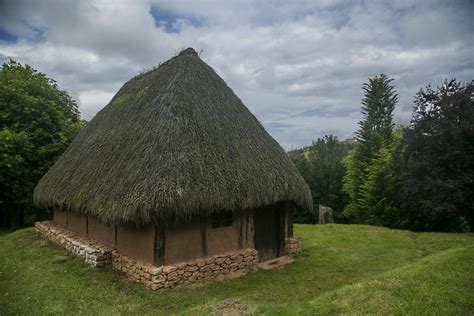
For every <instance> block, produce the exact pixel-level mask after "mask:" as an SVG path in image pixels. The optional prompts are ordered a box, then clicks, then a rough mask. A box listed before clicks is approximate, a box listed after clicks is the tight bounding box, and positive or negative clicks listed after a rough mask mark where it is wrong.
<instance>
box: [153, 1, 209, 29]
mask: <svg viewBox="0 0 474 316" xmlns="http://www.w3.org/2000/svg"><path fill="white" fill-rule="evenodd" d="M150 14H151V15H152V16H153V19H154V20H155V25H156V26H157V27H163V28H164V31H165V32H166V33H179V32H180V31H181V30H180V28H179V25H178V24H177V20H178V19H183V20H186V21H188V22H189V23H190V24H191V25H193V26H198V27H199V26H201V25H202V22H201V21H199V20H198V19H196V18H193V17H189V16H182V15H177V14H175V13H173V12H171V11H166V10H163V9H162V8H160V7H158V6H156V5H152V6H151V8H150Z"/></svg>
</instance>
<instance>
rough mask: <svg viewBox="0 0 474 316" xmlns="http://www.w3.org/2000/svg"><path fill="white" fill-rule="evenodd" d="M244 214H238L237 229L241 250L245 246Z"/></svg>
mask: <svg viewBox="0 0 474 316" xmlns="http://www.w3.org/2000/svg"><path fill="white" fill-rule="evenodd" d="M243 222H244V213H240V212H239V213H237V229H238V234H239V248H240V249H242V248H243V246H244V225H243V224H244V223H243Z"/></svg>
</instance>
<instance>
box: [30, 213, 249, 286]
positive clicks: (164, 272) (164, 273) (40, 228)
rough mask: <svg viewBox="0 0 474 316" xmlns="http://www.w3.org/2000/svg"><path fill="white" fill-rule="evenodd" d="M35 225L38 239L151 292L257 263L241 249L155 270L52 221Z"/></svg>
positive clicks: (237, 273)
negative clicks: (107, 268)
mask: <svg viewBox="0 0 474 316" xmlns="http://www.w3.org/2000/svg"><path fill="white" fill-rule="evenodd" d="M35 226H36V230H37V232H38V233H39V234H40V235H41V236H42V237H44V238H45V239H48V240H49V241H51V242H52V243H54V244H56V245H59V246H61V247H64V248H66V249H67V250H69V251H70V252H72V253H73V254H75V255H78V256H80V257H83V258H84V259H85V261H86V262H87V263H89V264H90V265H92V266H94V267H105V266H107V265H110V264H111V265H112V266H113V267H114V268H115V269H117V270H119V271H122V272H124V273H125V274H126V275H127V276H129V277H130V278H131V279H133V280H135V281H137V282H141V283H143V284H145V285H146V286H147V287H149V288H151V289H153V290H156V289H168V288H172V287H176V286H182V285H190V284H193V283H203V282H208V281H212V280H216V279H217V280H220V279H225V278H229V277H236V276H241V275H245V274H246V273H247V272H248V271H249V270H251V269H253V268H254V267H255V266H256V265H257V264H258V252H257V251H256V250H255V249H241V250H238V251H232V252H227V253H223V254H219V255H214V256H210V257H205V258H200V259H196V260H191V261H186V262H181V263H177V264H172V265H166V266H160V267H157V266H155V265H152V264H149V263H145V262H142V261H138V260H134V259H132V258H129V257H127V256H125V255H123V254H121V253H120V252H119V251H118V250H117V249H115V248H111V247H108V246H105V245H103V244H101V243H100V242H97V241H95V240H93V239H90V238H87V237H82V236H79V235H77V234H75V233H73V232H71V231H70V230H67V229H64V228H62V227H59V226H57V225H56V224H54V223H53V222H52V221H45V222H37V223H35Z"/></svg>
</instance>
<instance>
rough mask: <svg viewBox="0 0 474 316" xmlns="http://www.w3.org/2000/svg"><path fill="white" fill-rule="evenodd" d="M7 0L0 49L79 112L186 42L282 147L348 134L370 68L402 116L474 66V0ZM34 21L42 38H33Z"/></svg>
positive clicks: (402, 119) (401, 119)
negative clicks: (169, 26)
mask: <svg viewBox="0 0 474 316" xmlns="http://www.w3.org/2000/svg"><path fill="white" fill-rule="evenodd" d="M5 3H6V2H3V8H2V9H4V10H0V12H1V13H0V27H1V28H3V29H4V30H6V31H8V32H9V33H11V34H14V35H17V36H18V37H19V39H20V41H19V42H18V43H0V54H1V56H5V57H6V56H11V57H15V58H17V59H19V60H21V61H23V62H28V63H30V64H31V65H32V66H34V67H36V68H38V69H40V70H41V71H43V72H45V73H47V74H48V75H49V76H51V77H53V78H55V79H57V80H58V82H59V83H60V85H61V86H62V87H64V88H65V89H67V90H68V91H69V92H70V93H71V94H72V95H73V96H74V97H76V98H78V100H79V101H80V107H81V111H82V113H83V116H84V117H86V118H90V117H92V116H93V115H94V114H95V112H97V111H98V110H99V109H100V108H101V107H103V106H104V105H105V103H106V102H107V101H108V99H109V98H110V96H111V95H113V94H114V93H115V92H116V91H117V89H118V88H119V87H120V86H121V85H122V84H123V83H124V82H125V81H126V80H127V79H128V78H130V77H132V76H133V75H134V74H136V73H138V71H140V70H141V69H143V68H150V67H151V66H154V65H157V64H158V63H159V62H160V61H164V60H166V59H168V58H169V57H171V56H172V55H173V54H175V53H176V52H177V51H178V50H179V49H181V48H184V47H187V46H193V47H195V48H196V49H198V50H200V49H202V50H203V52H202V55H201V56H202V58H203V59H204V60H205V61H206V62H207V63H209V64H210V65H211V66H212V67H214V69H215V70H216V71H217V72H218V73H219V75H221V76H222V77H223V78H224V80H226V82H227V83H228V84H229V86H230V87H231V88H232V89H233V90H234V92H235V93H236V94H237V95H238V96H239V97H240V98H241V99H242V100H243V101H244V103H245V104H246V105H247V106H248V107H249V108H250V110H251V111H252V112H253V113H255V114H256V116H257V117H258V118H259V120H260V121H262V123H263V124H264V126H265V128H267V130H268V131H269V132H270V133H271V134H272V136H273V137H275V138H276V139H277V140H278V141H279V142H280V144H282V146H284V147H285V148H294V147H296V146H302V145H305V144H309V143H311V141H312V140H313V139H315V138H317V137H321V136H323V135H324V134H325V133H334V134H336V135H338V136H339V137H340V138H347V137H351V136H352V135H353V132H354V131H355V130H356V129H357V122H358V120H359V119H360V100H361V98H362V89H361V85H362V84H363V83H364V82H365V81H367V78H368V77H371V76H374V75H376V74H379V73H382V72H383V73H386V74H387V75H389V76H391V77H393V78H395V81H394V84H395V86H396V88H397V90H398V93H399V95H400V101H399V104H398V106H397V108H396V110H395V121H396V122H397V123H407V122H408V121H409V119H410V115H411V109H412V104H413V103H412V102H413V97H414V94H415V93H416V92H417V91H418V90H419V89H420V88H421V87H423V86H424V85H426V84H428V83H430V82H431V83H433V84H435V85H436V84H440V83H441V82H442V81H443V80H444V79H445V78H451V77H457V78H458V79H460V80H462V81H470V80H472V78H473V74H474V62H473V61H472V57H471V56H472V51H474V41H473V33H472V16H473V10H472V8H473V5H472V4H471V3H470V2H469V1H451V2H444V1H425V2H419V1H393V2H386V1H360V2H356V3H354V2H352V1H317V2H315V1H311V0H308V1H295V2H288V1H280V0H275V1H251V0H244V1H235V2H234V1H216V2H214V1H205V2H202V1H145V0H143V1H133V2H132V1H130V2H127V1H125V0H123V1H119V2H118V3H112V2H103V1H93V0H91V1H61V2H57V1H16V2H11V3H9V5H7V6H6V5H5ZM152 5H153V6H155V7H156V8H157V9H158V10H160V9H164V10H166V11H168V12H171V13H172V15H173V16H176V17H179V21H178V20H176V21H174V22H173V23H179V27H176V28H175V29H176V30H179V32H177V33H167V32H166V30H165V28H164V27H163V26H160V24H159V23H158V24H156V23H155V22H156V21H154V20H153V17H152V15H151V14H150V9H151V6H152ZM187 18H188V19H197V20H198V21H199V22H200V23H191V22H189V23H188V22H186V19H187ZM24 21H26V22H28V23H27V24H25V23H24ZM176 25H177V24H176ZM29 26H31V27H29ZM38 30H40V31H41V34H42V35H41V36H42V38H43V39H42V40H40V41H36V42H35V41H34V40H32V39H34V36H35V34H36V33H35V32H38ZM36 35H37V34H36ZM3 58H4V57H2V59H3Z"/></svg>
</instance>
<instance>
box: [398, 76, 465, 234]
mask: <svg viewBox="0 0 474 316" xmlns="http://www.w3.org/2000/svg"><path fill="white" fill-rule="evenodd" d="M473 96H474V84H473V83H472V82H471V83H470V84H466V85H463V84H461V83H459V82H457V81H456V80H455V79H453V80H451V81H445V82H444V84H443V85H442V86H441V87H438V89H436V90H433V89H432V88H431V86H427V87H426V89H425V90H423V89H422V90H420V92H419V93H418V94H417V95H416V99H415V108H414V112H413V116H412V120H411V126H410V127H409V129H408V130H407V133H406V136H405V142H406V147H407V149H406V153H405V157H406V160H407V164H406V166H407V179H406V181H405V183H404V188H405V190H404V193H405V194H404V195H405V200H406V201H407V206H408V207H409V209H410V213H409V216H410V218H409V221H410V228H412V229H414V230H438V231H463V230H466V229H467V228H468V227H470V230H471V231H474V100H473V99H474V97H473Z"/></svg>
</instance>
